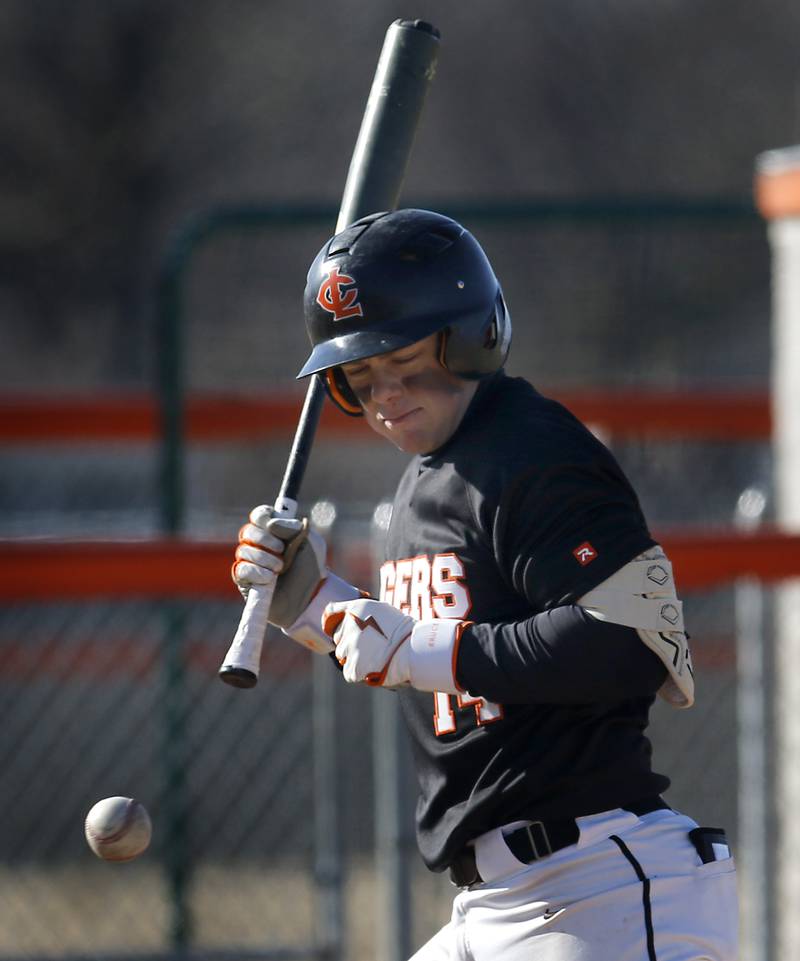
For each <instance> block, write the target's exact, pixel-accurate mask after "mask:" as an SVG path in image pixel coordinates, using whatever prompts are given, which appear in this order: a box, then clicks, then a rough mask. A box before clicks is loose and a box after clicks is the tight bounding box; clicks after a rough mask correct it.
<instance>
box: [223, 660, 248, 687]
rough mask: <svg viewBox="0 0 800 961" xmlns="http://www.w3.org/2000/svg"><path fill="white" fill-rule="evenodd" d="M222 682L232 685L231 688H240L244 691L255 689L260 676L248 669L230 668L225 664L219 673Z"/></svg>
mask: <svg viewBox="0 0 800 961" xmlns="http://www.w3.org/2000/svg"><path fill="white" fill-rule="evenodd" d="M219 676H220V680H222V681H225V683H226V684H230V686H231V687H238V688H242V689H244V690H246V689H248V688H251V687H255V686H256V684H258V676H257V675H255V674H254V673H253V672H252V671H248V670H247V668H246V667H230V666H229V665H225V664H223V665H222V667H221V668H220V672H219Z"/></svg>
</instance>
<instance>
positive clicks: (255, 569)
mask: <svg viewBox="0 0 800 961" xmlns="http://www.w3.org/2000/svg"><path fill="white" fill-rule="evenodd" d="M326 555H327V545H326V544H325V541H324V540H323V538H322V537H320V535H319V534H317V533H316V532H315V531H312V530H310V529H309V527H308V521H307V519H305V518H303V519H295V518H287V517H280V516H279V517H275V516H274V510H273V508H272V507H271V506H270V505H269V504H262V505H261V506H260V507H256V508H254V509H253V510H252V511H251V512H250V520H249V523H247V524H245V525H244V527H242V529H241V530H240V531H239V545H238V547H237V548H236V556H235V560H234V562H233V568H232V569H231V576H232V577H233V581H234V583H235V584H236V586H237V587H238V588H239V590H240V591H241V593H242V596H243V597H245V598H246V597H247V592H248V590H249V589H250V588H251V587H252V586H253V585H254V584H270V583H272V582H275V592H274V594H273V595H272V605H271V607H270V610H269V620H270V623H271V624H274V625H276V626H277V627H280V628H281V630H282V631H283V632H284V634H287V635H288V636H289V637H291V638H292V640H294V641H297V642H298V643H299V644H302V645H303V646H304V647H307V648H309V649H310V650H312V651H314V652H315V653H317V654H329V653H330V652H331V651H333V644H332V643H331V640H330V638H329V637H328V636H327V635H326V634H325V633H323V631H322V628H321V626H320V619H321V616H322V610H323V608H324V607H325V605H326V604H328V603H329V602H330V601H334V600H343V599H347V598H355V597H358V596H359V593H360V592H359V591H358V589H357V588H355V587H353V586H352V585H351V584H348V583H347V581H343V580H342V579H341V578H339V577H337V576H336V575H335V574H332V573H331V572H330V571H329V570H328V568H327V567H326V565H325V559H326Z"/></svg>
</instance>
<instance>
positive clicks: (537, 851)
mask: <svg viewBox="0 0 800 961" xmlns="http://www.w3.org/2000/svg"><path fill="white" fill-rule="evenodd" d="M525 830H526V831H527V833H528V840H529V841H530V844H531V851H532V853H533V858H532V859H531V860H533V861H540V860H541V859H542V858H546V857H549V856H550V855H551V854H552V853H553V846H552V845H551V844H550V838H549V836H548V834H547V828H546V827H545V826H544V822H543V821H531V823H530V824H528V825H526V827H525Z"/></svg>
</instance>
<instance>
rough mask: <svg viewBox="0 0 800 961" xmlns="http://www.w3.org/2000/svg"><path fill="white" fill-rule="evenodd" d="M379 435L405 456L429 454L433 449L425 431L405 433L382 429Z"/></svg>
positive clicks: (386, 428) (395, 429)
mask: <svg viewBox="0 0 800 961" xmlns="http://www.w3.org/2000/svg"><path fill="white" fill-rule="evenodd" d="M379 433H380V434H381V436H383V437H385V438H386V439H387V440H388V441H389V442H390V443H391V444H394V446H395V447H397V448H398V450H401V451H403V453H404V454H427V452H428V451H429V450H432V449H433V446H432V442H431V440H430V438H429V436H428V434H427V432H425V431H418V430H414V431H403V430H397V428H394V429H390V428H388V427H382V428H381V430H380V431H379Z"/></svg>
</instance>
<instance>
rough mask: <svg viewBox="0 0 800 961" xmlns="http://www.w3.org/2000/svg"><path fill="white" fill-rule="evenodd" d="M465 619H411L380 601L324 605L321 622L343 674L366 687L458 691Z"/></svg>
mask: <svg viewBox="0 0 800 961" xmlns="http://www.w3.org/2000/svg"><path fill="white" fill-rule="evenodd" d="M468 624H469V622H468V621H457V620H447V619H445V618H436V619H433V620H426V621H416V620H414V618H413V617H409V616H408V615H407V614H403V613H402V612H401V611H399V610H397V608H395V607H392V606H391V605H390V604H384V603H383V602H382V601H373V600H365V599H360V600H355V601H339V602H336V603H333V604H328V606H327V607H326V608H325V611H324V613H323V616H322V627H323V630H324V631H325V633H326V634H327V635H328V636H329V637H331V638H332V639H333V641H334V643H335V645H336V658H337V660H338V661H339V663H340V664H341V665H342V673H343V675H344V679H345V680H346V681H348V682H349V683H351V684H355V683H359V682H362V683H364V684H369V685H370V686H371V687H389V688H394V687H407V686H409V685H410V686H411V687H415V688H417V690H420V691H442V692H443V693H449V694H463V693H464V691H463V689H462V688H461V687H460V686H459V685H458V683H457V681H456V679H455V664H456V658H457V656H458V645H459V643H460V642H461V635H462V633H463V631H464V628H465V627H467V626H468Z"/></svg>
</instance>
